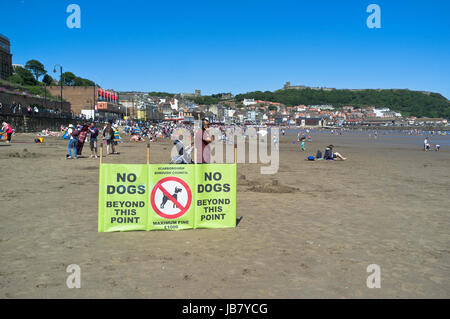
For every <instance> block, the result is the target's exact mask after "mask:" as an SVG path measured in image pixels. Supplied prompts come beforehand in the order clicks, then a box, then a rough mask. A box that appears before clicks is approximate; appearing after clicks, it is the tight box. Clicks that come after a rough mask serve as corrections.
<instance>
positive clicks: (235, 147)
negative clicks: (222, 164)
mask: <svg viewBox="0 0 450 319" xmlns="http://www.w3.org/2000/svg"><path fill="white" fill-rule="evenodd" d="M234 164H237V145H236V144H235V145H234Z"/></svg>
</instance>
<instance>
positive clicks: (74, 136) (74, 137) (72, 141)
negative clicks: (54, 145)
mask: <svg viewBox="0 0 450 319" xmlns="http://www.w3.org/2000/svg"><path fill="white" fill-rule="evenodd" d="M67 133H68V134H69V144H68V146H67V148H68V149H69V156H68V157H67V158H68V159H71V158H75V159H78V156H77V143H78V133H79V132H78V130H77V129H76V128H74V127H73V125H72V124H69V128H68V129H67ZM72 148H73V155H74V157H72Z"/></svg>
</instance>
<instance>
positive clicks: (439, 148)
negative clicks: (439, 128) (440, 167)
mask: <svg viewBox="0 0 450 319" xmlns="http://www.w3.org/2000/svg"><path fill="white" fill-rule="evenodd" d="M434 150H435V151H436V152H439V151H440V150H441V146H440V145H439V144H436V146H435V149H434Z"/></svg>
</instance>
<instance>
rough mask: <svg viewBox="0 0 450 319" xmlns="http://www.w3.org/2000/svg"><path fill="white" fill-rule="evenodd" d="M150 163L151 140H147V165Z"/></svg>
mask: <svg viewBox="0 0 450 319" xmlns="http://www.w3.org/2000/svg"><path fill="white" fill-rule="evenodd" d="M148 164H150V142H147V165H148Z"/></svg>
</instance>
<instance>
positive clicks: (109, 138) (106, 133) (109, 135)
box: [103, 122, 116, 155]
mask: <svg viewBox="0 0 450 319" xmlns="http://www.w3.org/2000/svg"><path fill="white" fill-rule="evenodd" d="M103 138H104V139H105V140H106V155H109V154H116V150H115V148H114V130H113V128H112V125H111V122H108V124H106V127H105V128H104V129H103Z"/></svg>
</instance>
